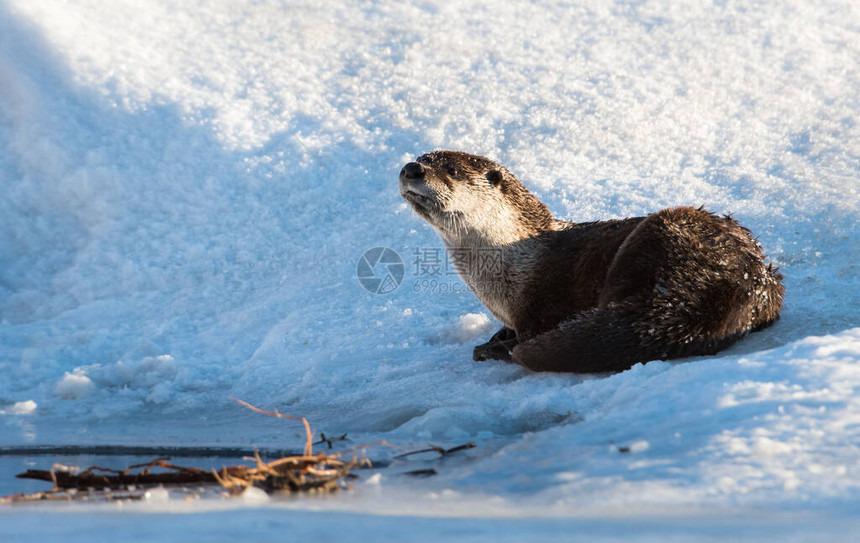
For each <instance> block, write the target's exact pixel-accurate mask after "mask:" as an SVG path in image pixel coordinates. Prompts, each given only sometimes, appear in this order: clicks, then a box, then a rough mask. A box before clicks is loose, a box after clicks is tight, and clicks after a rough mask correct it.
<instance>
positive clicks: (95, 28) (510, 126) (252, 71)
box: [0, 0, 860, 540]
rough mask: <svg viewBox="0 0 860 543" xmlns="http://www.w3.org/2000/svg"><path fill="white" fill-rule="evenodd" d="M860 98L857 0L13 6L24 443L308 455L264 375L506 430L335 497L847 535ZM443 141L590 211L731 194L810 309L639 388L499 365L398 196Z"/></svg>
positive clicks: (4, 58)
mask: <svg viewBox="0 0 860 543" xmlns="http://www.w3.org/2000/svg"><path fill="white" fill-rule="evenodd" d="M857 89H860V7H858V4H857V3H856V2H845V1H839V0H821V1H817V2H808V1H804V0H786V1H784V2H735V1H732V0H728V1H714V2H689V1H670V0H644V1H641V2H631V3H620V2H609V1H603V0H601V1H596V2H574V3H558V2H549V1H540V2H529V1H520V0H512V1H505V2H501V1H498V0H494V1H480V2H459V1H436V0H425V1H421V2H408V3H407V2H394V1H382V0H380V1H376V2H361V3H342V2H328V1H320V2H305V1H295V2H287V3H284V2H279V1H274V0H260V1H257V2H248V3H234V2H217V1H215V2H204V1H199V0H188V1H183V2H176V1H171V0H153V1H149V2H135V1H132V0H128V1H117V2H109V3H105V2H101V1H97V0H80V1H77V2H65V1H61V0H39V1H31V0H5V1H3V2H0V187H2V192H3V198H2V199H0V446H10V445H22V444H46V443H50V444H73V443H80V444H90V443H91V444H101V443H111V444H122V443H126V444H129V443H130V444H163V445H167V444H171V445H178V444H198V445H199V444H206V445H211V444H240V445H245V446H247V445H253V444H256V445H261V446H267V445H271V446H279V447H283V446H287V447H293V446H296V447H297V446H299V444H300V443H301V428H300V427H297V426H295V425H292V426H291V425H287V424H285V423H284V422H283V421H279V420H274V419H268V418H265V417H261V416H260V415H257V414H254V413H250V412H247V411H244V410H242V409H241V408H239V407H237V406H236V404H235V403H233V402H232V401H231V400H230V397H231V396H232V397H238V398H242V399H244V400H246V401H249V402H251V403H253V404H255V405H259V406H260V407H263V408H277V409H279V410H281V411H282V412H285V413H290V414H293V415H300V416H305V417H307V418H308V419H309V420H310V421H311V423H312V425H313V426H314V429H315V430H317V431H323V432H326V433H327V434H329V435H340V434H341V433H344V432H347V433H348V434H349V437H350V438H351V439H352V440H353V442H354V443H361V442H370V441H374V440H377V439H380V438H384V439H387V440H389V441H392V442H396V443H398V444H401V445H415V444H418V445H420V444H423V442H425V441H432V442H433V443H438V444H442V445H449V446H453V445H457V444H459V443H462V442H464V441H469V440H472V441H476V442H477V445H478V446H477V448H476V449H473V450H472V451H470V452H469V453H468V454H464V455H462V458H461V459H460V460H457V461H451V462H445V463H443V464H433V467H435V469H437V471H438V472H439V475H438V476H436V477H434V478H430V479H421V480H414V479H410V478H403V477H396V476H394V475H393V474H391V473H387V472H386V471H384V470H382V471H380V472H379V477H376V476H375V475H374V476H373V478H372V480H371V482H369V483H368V484H363V483H359V485H358V487H357V488H356V491H355V496H356V497H355V499H350V498H347V497H344V498H339V499H335V500H332V501H327V502H325V503H324V504H320V503H319V502H313V503H311V504H310V505H306V507H308V508H319V509H327V508H328V509H343V510H347V511H352V512H353V513H355V512H357V513H361V512H364V511H379V510H385V511H386V512H387V513H390V514H394V515H409V514H414V515H424V514H437V515H442V516H444V515H454V516H463V515H465V516H470V515H472V516H476V517H477V516H498V515H513V514H516V515H517V516H518V517H522V518H526V519H529V518H531V519H534V518H538V517H543V516H547V515H549V516H554V517H561V518H572V517H571V516H572V515H580V516H581V515H605V514H611V515H622V516H623V515H648V514H651V513H652V512H654V511H663V512H664V513H665V512H666V511H671V512H673V514H677V513H678V512H679V511H687V510H689V511H694V512H697V513H696V514H699V513H702V512H704V511H708V514H712V515H720V514H723V515H727V516H732V515H735V513H736V512H737V511H745V512H746V514H749V512H750V511H757V512H759V513H756V514H760V515H761V518H762V519H765V520H762V521H761V522H763V523H764V524H765V525H767V524H768V522H771V523H772V525H774V526H775V525H778V524H779V523H781V522H782V520H780V519H782V517H780V516H779V515H782V514H790V513H791V512H795V511H805V512H810V511H811V512H812V513H811V514H827V515H830V517H832V518H834V519H835V520H834V521H832V522H828V523H826V527H827V528H826V529H825V531H824V532H815V531H814V530H812V531H803V530H800V531H799V532H797V533H799V534H801V536H802V534H807V535H809V534H812V533H813V532H815V533H818V534H819V537H825V536H826V535H828V534H829V535H832V536H834V537H835V538H836V539H838V537H837V535H838V533H837V532H838V531H839V530H841V529H842V528H844V527H845V525H846V522H849V521H850V519H851V518H852V517H851V513H852V512H853V511H856V509H857V507H858V504H860V463H858V461H857V458H858V455H860V425H858V424H857V422H858V421H860V394H858V389H860V327H858V326H860V303H858V302H860V296H858V293H860V279H858V278H860V270H858V256H860V250H858V246H860V231H858V228H860V227H858V225H860V121H858V112H860V93H858V90H857ZM435 148H450V149H461V150H466V151H469V152H472V153H477V154H483V155H487V156H490V157H492V158H494V159H497V160H499V161H501V162H502V163H504V164H505V165H506V166H508V167H509V168H510V169H511V170H512V171H513V172H515V173H516V174H518V175H519V176H520V178H521V179H523V181H524V182H525V183H526V185H527V186H528V187H530V188H531V189H532V190H533V191H534V192H535V193H536V194H538V196H539V197H541V198H542V199H543V200H544V201H545V202H546V203H547V205H548V206H549V207H550V209H552V211H553V212H554V213H556V214H557V215H558V216H560V217H563V218H569V219H573V220H579V221H587V220H596V219H607V218H614V217H624V216H634V215H643V214H646V213H649V212H651V211H655V210H657V209H659V208H662V207H666V206H672V205H706V207H707V208H708V209H710V210H712V211H715V212H718V213H731V214H733V215H734V216H735V217H736V218H737V219H738V220H740V222H741V223H742V224H744V225H746V226H748V227H749V228H751V229H752V231H753V232H754V233H755V234H756V235H757V236H758V239H759V240H760V242H761V243H762V245H763V246H764V248H765V250H766V252H767V253H768V254H769V255H770V257H771V259H772V261H773V262H774V263H775V264H776V265H778V266H779V267H780V268H781V270H782V272H783V273H784V275H785V284H786V289H787V295H786V301H785V307H784V310H783V314H782V319H781V320H780V321H779V322H778V323H777V324H776V325H775V326H774V327H772V328H770V329H768V330H766V331H762V332H760V333H756V334H753V335H751V336H750V337H748V338H746V339H744V340H743V341H742V342H740V343H739V344H737V345H736V346H734V347H732V348H731V349H729V350H727V351H725V352H723V353H720V354H719V355H717V356H713V357H704V358H697V359H689V360H684V361H679V362H673V363H667V362H652V363H649V364H647V365H644V366H643V365H638V366H635V367H634V368H633V369H631V370H629V371H626V372H623V373H620V374H617V375H611V376H571V375H554V374H532V373H529V372H527V371H525V370H523V369H521V368H519V367H515V366H513V365H510V364H505V363H502V362H486V363H475V362H472V360H471V350H472V347H473V346H474V345H475V344H477V343H481V342H483V341H485V340H486V339H487V338H488V337H489V336H490V335H492V333H493V332H494V331H495V330H496V329H497V327H498V323H495V322H494V321H493V320H492V319H491V318H490V317H489V316H488V315H487V312H486V310H485V309H484V308H483V307H482V306H481V305H480V303H479V302H478V301H477V300H476V299H475V298H474V296H472V295H471V294H470V293H468V292H467V291H466V290H465V288H464V286H463V284H462V283H461V282H460V281H459V280H458V278H457V277H456V276H453V275H450V274H449V273H447V268H445V266H444V255H443V254H441V252H440V247H441V244H440V242H439V241H438V239H437V237H436V235H435V233H434V232H433V231H432V229H431V228H429V227H428V226H427V225H426V224H424V223H423V222H422V221H420V220H419V219H418V218H417V217H416V216H415V214H414V213H413V212H412V211H411V210H410V209H409V208H408V207H407V206H406V205H405V204H404V203H403V202H402V200H401V199H400V197H399V194H398V191H397V174H398V171H399V169H400V167H401V166H402V164H403V163H404V162H405V161H407V160H409V159H411V158H413V157H415V156H416V155H419V154H422V153H424V152H427V151H430V150H433V149H435ZM374 247H388V248H391V249H393V250H394V251H396V252H397V253H398V254H399V255H400V256H401V257H402V260H403V263H404V269H405V275H404V278H403V281H402V283H401V284H400V286H399V287H398V288H397V289H396V290H394V291H393V292H391V293H389V294H373V293H370V292H368V291H367V290H365V289H364V288H362V285H361V283H359V281H358V279H357V275H356V273H357V271H356V265H357V263H358V262H359V259H360V257H361V256H362V254H363V253H364V252H365V251H366V250H368V249H371V248H374ZM434 256H441V257H442V262H443V264H442V266H441V268H440V269H438V270H435V271H437V272H438V273H437V274H436V275H433V274H431V273H430V271H432V270H428V269H427V268H426V267H422V264H427V263H428V259H431V258H433V257H434ZM387 265H388V264H386V265H382V266H380V265H377V266H375V267H374V272H379V273H381V274H383V275H384V274H385V273H386V266H387ZM388 270H389V271H390V270H391V268H388ZM370 454H371V456H376V457H385V456H390V455H391V454H393V453H391V452H388V451H386V450H384V449H380V450H372V451H371V452H370ZM452 460H453V459H452ZM251 502H253V500H251ZM254 503H256V502H254ZM407 504H411V505H407ZM248 505H249V504H246V505H245V506H248ZM234 506H235V507H243V506H242V505H241V504H239V505H235V504H234ZM142 507H143V509H144V510H145V508H146V506H145V505H144V506H142ZM291 507H299V508H301V507H303V506H302V505H301V504H293V505H292V506H291ZM156 509H157V508H156ZM351 514H352V513H343V515H346V516H347V517H348V516H349V515H351ZM691 514H692V513H691ZM96 516H98V515H96ZM262 517H265V514H263V513H261V518H262ZM82 518H84V517H82ZM223 518H229V517H223ZM332 518H333V519H335V518H336V519H337V522H338V523H340V524H339V525H344V523H345V522H346V521H344V517H343V516H337V515H334V516H332ZM691 518H693V517H691ZM732 518H735V517H734V516H733V517H732ZM767 519H771V520H767ZM4 520H5V519H4ZM144 522H145V521H142V522H141V524H143V523H144ZM201 522H203V521H201ZM206 522H209V521H206ZM224 522H226V521H224ZM379 522H381V521H379ZM404 522H405V521H404ZM475 522H477V521H475ZM595 522H597V521H595ZM668 522H669V521H667V523H668ZM671 522H677V519H675V520H673V521H671ZM324 523H325V521H320V522H319V523H318V524H312V525H320V526H321V525H323V524H324ZM654 523H655V524H653V526H657V527H658V528H655V529H654V530H652V531H650V532H649V531H647V530H646V531H644V532H641V533H642V534H652V535H653V538H654V539H657V538H661V539H660V540H665V537H664V536H673V537H674V536H677V535H678V532H672V531H671V530H670V529H669V528H668V524H660V521H659V519H658V520H654ZM396 524H397V523H396V521H394V520H392V521H391V527H394V526H395V525H396ZM478 524H480V523H478ZM478 524H476V525H475V526H477V525H478ZM682 524H683V523H682ZM691 524H692V523H691ZM685 525H686V524H685ZM720 525H721V522H719V521H714V520H713V519H712V520H711V521H709V522H703V523H701V524H700V525H699V526H701V529H700V530H699V531H698V532H695V531H694V532H695V533H698V534H699V535H701V536H703V537H705V536H708V537H711V536H714V538H715V539H717V537H716V535H719V534H722V533H724V532H721V531H720ZM7 526H12V524H8V525H7ZM529 526H532V525H531V524H529ZM757 526H758V525H757ZM807 527H808V526H807ZM485 528H486V526H485ZM628 528H629V526H628ZM4 529H5V528H0V531H2V530H4ZM9 529H14V527H13V528H9ZM392 529H394V528H392ZM470 529H471V528H470ZM607 529H609V528H607ZM535 530H537V528H535ZM620 530H622V531H620V532H618V531H616V532H612V531H611V529H610V531H609V532H606V533H608V534H609V535H613V534H614V535H615V536H618V534H622V533H626V532H623V528H621V529H620ZM661 530H669V531H662V532H661ZM708 530H711V531H710V532H709V531H708ZM827 530H830V531H827ZM834 530H835V531H836V532H834ZM754 531H755V530H754ZM526 532H528V530H526V529H525V528H522V530H519V531H518V529H514V528H512V529H511V531H510V534H514V535H512V537H515V534H517V533H526ZM532 532H533V533H537V532H535V531H534V530H533V531H532ZM538 532H539V530H538ZM428 533H429V532H428ZM469 533H473V534H475V533H483V532H480V530H478V531H476V532H469ZM540 533H546V532H540ZM586 533H591V534H592V535H594V536H595V537H596V536H597V535H600V534H604V535H606V534H605V533H604V532H601V531H600V530H599V529H597V528H594V527H592V529H591V532H588V530H586ZM756 533H758V532H756ZM761 533H762V534H764V535H763V536H762V537H766V535H767V534H768V533H769V534H770V535H773V532H768V531H767V530H763V531H762V532H761ZM780 533H782V534H783V535H785V532H780ZM709 534H710V535H709ZM834 534H836V535H834ZM801 536H798V537H801ZM613 537H614V536H613ZM619 537H620V536H619ZM825 538H826V537H825ZM488 539H489V537H488ZM782 539H785V540H790V538H789V537H782Z"/></svg>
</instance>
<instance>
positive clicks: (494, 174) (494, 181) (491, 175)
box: [486, 170, 502, 187]
mask: <svg viewBox="0 0 860 543" xmlns="http://www.w3.org/2000/svg"><path fill="white" fill-rule="evenodd" d="M486 177H487V181H489V182H490V184H491V185H493V186H494V187H495V186H496V185H498V184H499V183H501V182H502V172H500V171H499V170H490V171H488V172H487V175H486Z"/></svg>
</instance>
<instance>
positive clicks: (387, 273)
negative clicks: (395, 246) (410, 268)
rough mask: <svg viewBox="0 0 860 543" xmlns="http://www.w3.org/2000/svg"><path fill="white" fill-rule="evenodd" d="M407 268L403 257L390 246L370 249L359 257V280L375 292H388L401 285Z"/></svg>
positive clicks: (366, 287) (370, 290)
mask: <svg viewBox="0 0 860 543" xmlns="http://www.w3.org/2000/svg"><path fill="white" fill-rule="evenodd" d="M405 272H406V268H405V266H404V265H403V259H401V258H400V255H399V254H397V252H396V251H394V250H392V249H389V248H388V247H374V248H373V249H368V250H367V251H365V252H364V254H363V255H361V258H359V259H358V266H357V267H356V270H355V273H356V275H357V276H358V282H359V283H361V286H362V287H364V289H365V290H366V291H368V292H372V293H373V294H388V293H389V292H393V291H394V289H396V288H397V287H399V286H400V283H401V282H402V281H403V275H404V274H405Z"/></svg>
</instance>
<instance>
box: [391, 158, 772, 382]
mask: <svg viewBox="0 0 860 543" xmlns="http://www.w3.org/2000/svg"><path fill="white" fill-rule="evenodd" d="M417 162H418V163H419V164H420V167H418V166H411V165H410V166H408V167H410V168H412V169H413V170H411V171H417V170H419V169H420V174H421V178H420V179H418V178H414V177H409V176H405V175H404V173H401V193H402V194H403V195H404V198H405V199H406V200H407V201H409V202H410V203H411V204H412V205H413V208H415V209H416V211H418V213H419V215H421V216H422V218H424V219H425V220H427V221H428V222H429V223H430V224H431V225H433V226H434V227H435V228H436V230H437V232H439V234H440V236H441V237H442V239H443V240H444V241H445V243H446V245H448V246H449V247H473V248H474V247H497V248H498V249H499V250H500V251H502V255H503V257H502V259H503V265H504V271H503V274H502V276H501V277H496V278H495V279H494V280H495V281H498V282H499V285H500V286H501V287H502V288H501V293H500V294H493V293H492V292H484V291H481V290H479V289H475V288H474V287H475V286H477V285H479V284H481V281H482V280H485V279H487V278H485V277H481V276H480V272H478V271H475V270H459V271H460V273H461V276H463V278H464V280H465V281H466V282H467V283H468V284H469V285H470V286H472V287H473V290H475V293H476V294H477V295H478V297H479V298H480V299H481V301H482V302H483V303H484V304H485V305H486V306H487V307H488V309H490V311H491V312H492V313H493V314H494V315H495V316H496V317H497V318H499V320H501V321H502V322H503V324H504V325H505V327H506V328H505V329H503V330H502V331H500V332H499V334H497V335H496V336H494V337H493V338H492V339H491V340H490V342H488V343H486V344H484V345H480V346H478V347H476V349H475V359H476V360H485V359H489V358H499V359H508V360H512V361H514V362H517V363H519V364H521V365H523V366H525V367H527V368H530V369H532V370H535V371H565V372H604V371H620V370H624V369H627V368H629V367H630V366H632V365H633V364H636V363H638V362H647V361H649V360H655V359H671V358H678V357H686V356H692V355H704V354H713V353H715V352H717V351H718V350H720V349H723V348H725V347H727V346H729V345H731V344H732V343H734V342H735V341H737V340H738V339H739V338H741V337H743V336H744V335H745V334H747V333H749V332H751V331H755V330H758V329H760V328H763V327H765V326H768V325H769V324H772V323H773V322H774V321H775V320H776V319H777V318H778V316H779V310H780V307H781V305H782V298H783V294H784V287H783V286H782V283H781V278H782V277H781V275H780V274H779V273H778V272H777V271H776V270H775V269H773V268H772V267H771V266H769V265H766V264H765V262H764V256H763V254H762V250H761V246H760V245H759V244H758V243H757V242H756V241H755V239H754V238H753V237H752V235H751V234H750V232H749V230H747V229H746V228H744V227H742V226H741V225H740V224H738V223H737V221H735V220H734V219H732V218H731V217H719V216H717V215H714V214H712V213H710V212H708V211H705V210H704V209H702V208H698V209H696V208H692V207H678V208H671V209H664V210H661V211H658V212H656V213H653V214H651V215H648V216H646V217H636V218H629V219H622V220H611V221H599V222H592V223H581V224H575V223H570V222H566V221H559V220H555V219H553V218H552V214H551V213H550V212H549V210H548V209H547V208H546V206H545V205H544V204H542V203H541V202H540V201H539V200H538V199H537V198H536V197H534V195H532V194H531V193H530V192H529V191H528V190H527V189H526V188H525V187H524V186H523V185H522V184H521V183H520V182H519V180H518V179H517V178H516V177H515V176H514V175H513V174H512V173H511V172H509V171H508V170H507V169H505V168H504V167H503V166H501V165H499V164H496V163H495V162H492V161H490V160H488V159H486V158H483V157H477V156H474V155H468V154H466V153H460V152H453V151H436V152H433V153H430V154H427V155H424V156H422V157H419V159H418V160H417ZM413 164H414V163H413ZM406 171H407V169H406V168H404V172H406ZM491 172H498V174H496V173H491ZM470 213H471V214H473V215H474V214H482V215H481V216H480V217H474V216H471V215H470ZM485 216H487V217H489V218H487V217H485Z"/></svg>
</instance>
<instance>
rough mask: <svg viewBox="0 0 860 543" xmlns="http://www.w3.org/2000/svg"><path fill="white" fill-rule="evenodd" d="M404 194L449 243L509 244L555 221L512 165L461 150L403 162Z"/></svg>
mask: <svg viewBox="0 0 860 543" xmlns="http://www.w3.org/2000/svg"><path fill="white" fill-rule="evenodd" d="M400 194H401V195H402V196H403V198H404V199H405V200H406V201H407V202H409V204H410V205H411V206H412V208H413V209H414V210H415V211H416V212H417V213H418V214H419V215H420V216H421V218H423V219H424V220H426V221H427V222H429V223H430V224H431V225H432V226H433V227H434V228H435V229H436V231H437V232H438V233H439V235H440V236H441V237H442V239H443V240H444V241H445V243H447V244H448V245H449V246H457V247H466V246H474V245H484V246H499V245H505V244H509V243H513V242H516V241H519V240H522V239H525V238H528V237H532V236H535V235H537V234H539V233H540V232H543V231H545V230H548V229H550V228H551V225H552V214H551V213H550V211H549V209H547V207H546V206H545V205H543V203H541V201H540V200H538V199H537V198H536V197H535V196H534V195H533V194H532V193H530V192H529V191H528V189H526V188H525V187H524V186H523V184H522V183H520V181H519V179H517V178H516V176H515V175H514V174H512V173H511V172H509V171H508V170H507V168H505V167H504V166H502V165H500V164H496V163H495V162H493V161H492V160H489V159H486V158H484V157H480V156H475V155H470V154H467V153H461V152H458V151H434V152H432V153H428V154H426V155H422V156H420V157H418V158H417V159H416V160H415V162H410V163H409V164H407V165H406V166H404V167H403V169H402V170H401V171H400Z"/></svg>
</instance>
